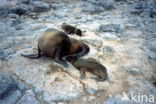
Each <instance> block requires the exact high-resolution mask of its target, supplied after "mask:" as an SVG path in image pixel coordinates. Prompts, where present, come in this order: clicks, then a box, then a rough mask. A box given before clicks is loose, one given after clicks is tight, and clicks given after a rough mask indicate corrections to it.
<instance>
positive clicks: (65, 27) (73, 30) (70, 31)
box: [61, 23, 82, 36]
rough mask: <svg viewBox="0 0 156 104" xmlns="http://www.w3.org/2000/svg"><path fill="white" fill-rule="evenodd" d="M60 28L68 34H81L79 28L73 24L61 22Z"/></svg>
mask: <svg viewBox="0 0 156 104" xmlns="http://www.w3.org/2000/svg"><path fill="white" fill-rule="evenodd" d="M61 28H62V29H63V30H64V31H65V32H66V33H68V34H76V35H79V36H82V32H81V30H80V29H78V28H76V27H75V26H71V25H68V24H66V23H63V24H62V25H61Z"/></svg>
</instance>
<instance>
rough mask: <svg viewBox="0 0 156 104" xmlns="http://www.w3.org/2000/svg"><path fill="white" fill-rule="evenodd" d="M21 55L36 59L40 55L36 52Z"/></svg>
mask: <svg viewBox="0 0 156 104" xmlns="http://www.w3.org/2000/svg"><path fill="white" fill-rule="evenodd" d="M21 56H23V57H27V58H31V59H37V58H39V57H40V55H38V54H29V55H24V54H21Z"/></svg>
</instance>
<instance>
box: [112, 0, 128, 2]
mask: <svg viewBox="0 0 156 104" xmlns="http://www.w3.org/2000/svg"><path fill="white" fill-rule="evenodd" d="M114 1H116V2H121V1H125V2H127V0H114Z"/></svg>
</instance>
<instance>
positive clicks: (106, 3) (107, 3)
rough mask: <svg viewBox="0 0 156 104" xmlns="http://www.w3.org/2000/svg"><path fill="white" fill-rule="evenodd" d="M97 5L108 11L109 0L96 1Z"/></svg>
mask: <svg viewBox="0 0 156 104" xmlns="http://www.w3.org/2000/svg"><path fill="white" fill-rule="evenodd" d="M98 3H99V4H100V5H102V6H103V7H104V8H105V9H108V8H109V7H110V2H109V0H98Z"/></svg>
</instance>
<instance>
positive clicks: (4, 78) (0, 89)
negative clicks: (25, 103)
mask: <svg viewBox="0 0 156 104" xmlns="http://www.w3.org/2000/svg"><path fill="white" fill-rule="evenodd" d="M16 89H17V82H16V81H15V80H14V79H13V78H12V77H11V75H8V74H6V75H5V74H4V73H3V74H0V99H4V98H6V97H8V96H9V95H10V94H11V93H12V91H14V90H16Z"/></svg>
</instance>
